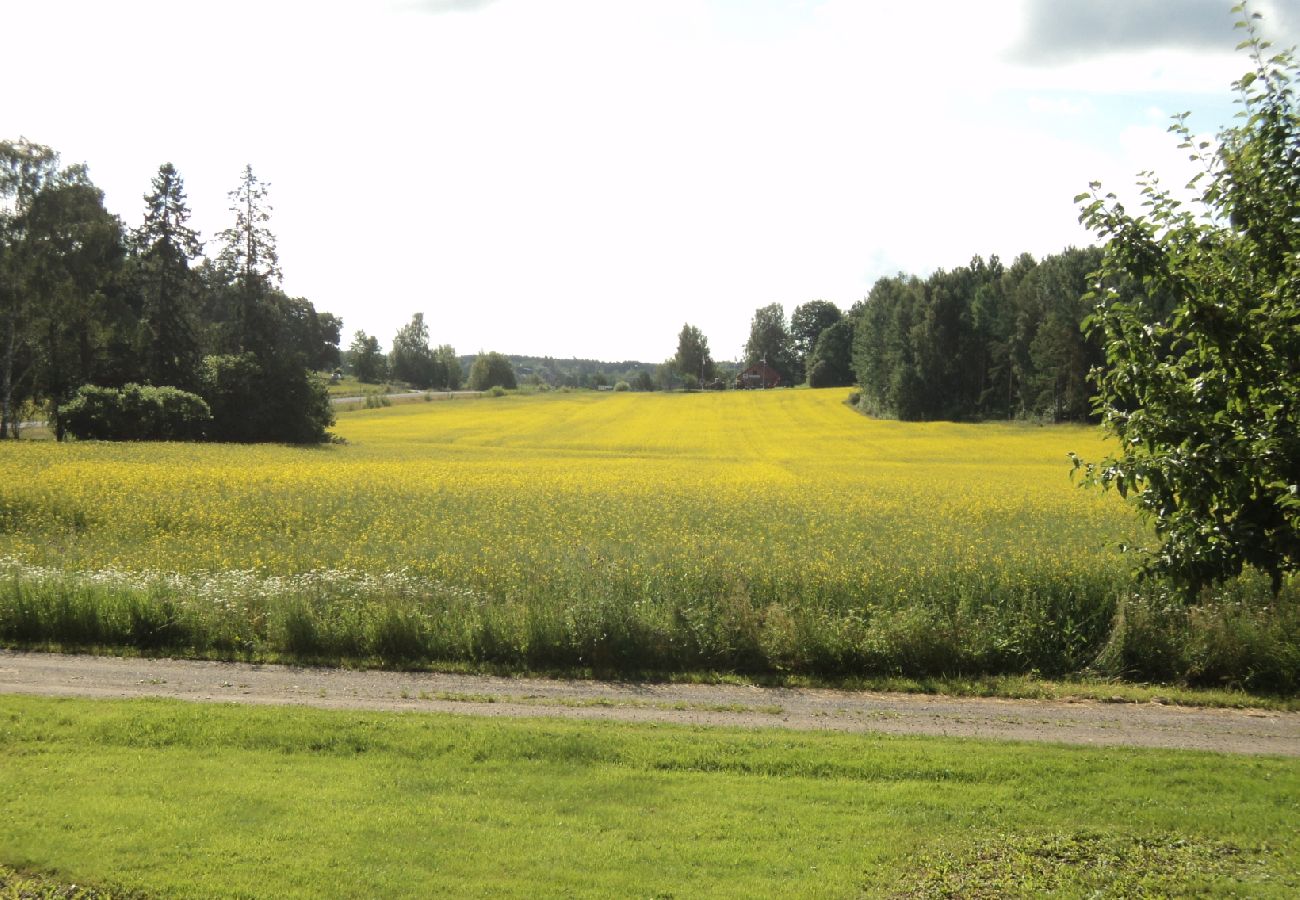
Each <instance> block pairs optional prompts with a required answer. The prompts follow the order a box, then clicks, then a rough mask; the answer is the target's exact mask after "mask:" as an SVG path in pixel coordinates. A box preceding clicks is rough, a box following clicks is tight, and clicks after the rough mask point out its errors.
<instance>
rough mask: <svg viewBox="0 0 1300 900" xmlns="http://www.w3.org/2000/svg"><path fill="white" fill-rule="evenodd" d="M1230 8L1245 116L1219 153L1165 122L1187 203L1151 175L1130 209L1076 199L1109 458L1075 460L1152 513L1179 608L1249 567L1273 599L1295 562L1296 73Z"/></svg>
mask: <svg viewBox="0 0 1300 900" xmlns="http://www.w3.org/2000/svg"><path fill="white" fill-rule="evenodd" d="M1236 11H1237V12H1238V13H1240V14H1242V16H1243V18H1242V20H1241V22H1240V23H1239V27H1243V28H1245V29H1246V30H1247V38H1246V40H1245V41H1244V42H1243V44H1242V45H1241V46H1242V47H1243V48H1245V49H1247V50H1249V52H1250V54H1251V57H1252V59H1253V62H1254V66H1253V68H1252V70H1251V71H1249V72H1247V73H1246V75H1245V76H1243V77H1242V78H1241V79H1240V81H1238V82H1236V84H1235V85H1234V86H1235V87H1236V88H1237V90H1238V91H1239V92H1240V96H1241V101H1240V102H1241V103H1242V104H1243V113H1244V118H1243V119H1241V120H1240V124H1238V125H1236V126H1235V127H1231V128H1228V129H1226V130H1224V131H1222V132H1220V134H1219V136H1218V141H1217V145H1211V144H1210V143H1209V142H1199V141H1196V140H1195V139H1194V138H1193V136H1192V132H1191V130H1190V128H1189V127H1188V125H1187V123H1186V120H1185V119H1184V118H1181V117H1180V118H1179V119H1177V120H1176V121H1175V124H1174V125H1173V127H1172V129H1171V130H1172V131H1173V132H1174V133H1175V134H1177V135H1178V136H1179V137H1180V138H1181V139H1182V146H1183V147H1184V148H1185V149H1187V150H1188V151H1190V152H1192V153H1193V155H1194V156H1196V157H1198V158H1200V159H1201V160H1202V161H1203V163H1204V166H1205V168H1204V171H1203V172H1202V174H1201V175H1198V176H1197V179H1196V180H1195V181H1194V182H1193V189H1194V190H1195V191H1196V192H1197V196H1196V203H1195V205H1194V206H1192V207H1189V206H1188V205H1186V204H1184V203H1182V202H1180V201H1179V200H1178V199H1177V198H1176V197H1175V196H1174V195H1173V193H1171V192H1170V191H1168V190H1166V189H1165V188H1163V187H1162V186H1161V185H1160V184H1159V183H1158V182H1157V181H1156V179H1155V177H1154V176H1148V177H1147V178H1146V179H1145V180H1144V182H1143V184H1142V194H1143V206H1144V208H1145V209H1146V210H1147V211H1146V212H1145V213H1143V214H1140V215H1137V216H1134V215H1132V214H1130V213H1129V212H1128V211H1127V210H1126V209H1125V208H1124V206H1123V205H1122V203H1120V202H1119V201H1118V200H1117V199H1116V198H1115V197H1114V196H1113V195H1110V194H1105V195H1102V194H1101V193H1100V187H1099V186H1097V185H1094V186H1093V189H1092V191H1091V192H1090V193H1086V194H1081V195H1080V196H1079V197H1078V198H1077V199H1078V201H1079V202H1081V203H1082V204H1083V212H1082V215H1081V219H1082V221H1083V222H1084V223H1085V224H1087V226H1088V227H1089V228H1090V229H1091V230H1092V231H1093V232H1095V233H1096V234H1097V235H1098V236H1100V237H1103V238H1105V239H1106V240H1107V244H1106V253H1105V258H1104V262H1103V265H1102V268H1101V272H1100V277H1101V284H1102V287H1101V289H1100V291H1099V294H1098V297H1097V309H1096V312H1095V313H1094V315H1093V317H1092V319H1091V321H1090V328H1091V330H1092V332H1093V333H1094V334H1096V335H1098V336H1099V337H1100V338H1101V339H1102V340H1103V341H1104V345H1105V354H1106V361H1105V365H1104V366H1102V367H1101V368H1100V369H1099V371H1098V376H1097V377H1098V396H1097V403H1098V409H1099V410H1100V412H1101V415H1102V419H1103V422H1104V423H1105V426H1106V428H1107V429H1108V430H1109V431H1110V432H1111V433H1113V434H1114V435H1115V437H1116V438H1117V440H1116V442H1115V444H1114V446H1115V447H1116V448H1117V450H1116V453H1115V454H1114V455H1112V456H1110V457H1107V458H1105V459H1103V460H1102V461H1100V462H1097V463H1087V464H1084V463H1082V461H1081V460H1079V459H1078V458H1077V457H1076V458H1075V465H1076V466H1083V467H1084V471H1085V477H1086V479H1087V481H1088V482H1089V483H1095V484H1100V485H1102V486H1103V487H1113V488H1115V489H1117V490H1118V491H1119V492H1120V493H1121V494H1122V495H1124V496H1127V497H1130V498H1133V500H1134V501H1135V502H1136V504H1137V506H1138V508H1139V509H1140V510H1142V511H1143V512H1144V513H1145V514H1147V515H1148V516H1149V517H1150V519H1151V520H1152V522H1153V523H1154V526H1155V534H1156V536H1157V538H1158V539H1159V544H1158V546H1155V547H1153V548H1150V550H1149V553H1148V555H1147V556H1146V558H1145V563H1144V568H1145V571H1147V572H1149V573H1153V574H1157V575H1162V576H1167V577H1169V578H1170V579H1172V580H1173V581H1174V583H1175V584H1177V585H1179V586H1180V587H1181V588H1183V589H1184V591H1185V594H1186V596H1188V597H1189V598H1194V597H1196V596H1197V595H1198V594H1199V592H1200V588H1201V587H1202V586H1204V585H1207V584H1211V583H1214V582H1218V581H1222V580H1224V579H1228V578H1231V577H1234V576H1236V575H1238V574H1240V573H1241V572H1242V571H1243V569H1244V568H1245V567H1247V566H1251V567H1254V568H1256V569H1259V570H1261V571H1263V572H1265V573H1267V574H1268V576H1269V577H1270V578H1271V579H1272V583H1273V589H1274V592H1275V593H1276V592H1277V591H1278V590H1279V589H1280V587H1281V585H1282V581H1283V577H1284V576H1285V575H1286V574H1287V573H1289V572H1294V571H1295V570H1296V569H1297V567H1300V107H1298V105H1297V101H1296V97H1295V93H1294V91H1295V84H1296V80H1297V74H1298V72H1300V70H1298V67H1297V63H1296V60H1295V58H1294V57H1293V56H1292V55H1291V54H1290V53H1281V54H1277V55H1271V53H1270V51H1269V48H1268V44H1267V42H1265V41H1264V40H1262V39H1261V37H1260V36H1259V34H1258V33H1257V31H1256V29H1255V25H1254V17H1252V16H1250V15H1249V14H1247V13H1246V12H1245V11H1244V9H1243V7H1240V6H1239V7H1237V8H1236ZM1125 283H1127V284H1131V285H1136V286H1139V287H1140V290H1138V291H1137V292H1136V294H1135V295H1128V296H1126V295H1125V294H1124V293H1122V292H1121V290H1120V287H1121V286H1122V285H1124V284H1125Z"/></svg>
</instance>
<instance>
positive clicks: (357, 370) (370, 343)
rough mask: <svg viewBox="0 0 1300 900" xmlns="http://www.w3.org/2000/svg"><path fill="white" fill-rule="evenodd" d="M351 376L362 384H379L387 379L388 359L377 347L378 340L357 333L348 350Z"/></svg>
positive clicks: (363, 333) (362, 332)
mask: <svg viewBox="0 0 1300 900" xmlns="http://www.w3.org/2000/svg"><path fill="white" fill-rule="evenodd" d="M348 353H349V355H350V357H351V363H352V374H353V375H354V376H355V377H356V379H357V381H360V382H361V383H362V384H379V383H380V382H381V381H383V380H384V379H385V378H387V377H388V359H387V358H386V357H385V356H384V351H383V350H382V349H381V348H380V346H379V338H377V337H375V336H373V335H369V334H366V333H365V332H364V331H358V332H357V333H356V334H354V335H353V336H352V346H351V347H349V348H348Z"/></svg>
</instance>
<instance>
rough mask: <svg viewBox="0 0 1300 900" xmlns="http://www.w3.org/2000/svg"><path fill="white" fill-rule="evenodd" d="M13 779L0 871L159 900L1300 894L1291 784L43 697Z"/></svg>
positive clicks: (807, 737)
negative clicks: (244, 899) (236, 899)
mask: <svg viewBox="0 0 1300 900" xmlns="http://www.w3.org/2000/svg"><path fill="white" fill-rule="evenodd" d="M0 759H2V760H3V763H0V822H4V823H6V824H5V827H4V828H3V829H0V863H3V864H6V865H9V866H13V867H15V868H18V869H20V870H22V871H24V872H40V873H45V874H46V875H47V876H49V877H52V878H54V879H56V880H58V881H62V882H66V883H73V882H75V883H77V884H92V885H98V886H100V887H108V888H110V889H115V890H126V891H141V892H144V893H146V894H150V895H164V896H167V895H177V896H187V897H188V896H234V895H238V896H268V897H271V896H273V897H286V896H421V897H427V896H440V895H449V896H494V897H495V896H520V897H536V896H591V897H610V896H620V897H621V896H642V897H668V896H676V897H702V896H748V897H759V896H835V897H839V896H859V895H864V896H880V895H889V894H890V893H903V894H904V895H907V896H944V895H945V893H944V892H945V891H947V892H951V893H952V895H962V896H970V895H972V893H974V892H975V890H976V887H977V886H979V885H983V886H986V887H989V886H991V887H993V888H996V889H997V890H998V891H1000V892H1002V893H998V894H996V895H998V896H1004V895H1006V893H1007V892H1010V894H1011V895H1013V896H1014V895H1016V892H1021V893H1029V894H1036V893H1040V892H1042V891H1045V890H1052V889H1058V890H1059V891H1061V895H1062V896H1079V895H1087V894H1088V893H1089V892H1090V891H1091V890H1094V889H1098V888H1101V889H1106V888H1109V889H1111V890H1112V893H1110V894H1102V896H1138V895H1142V894H1141V892H1142V891H1144V890H1145V891H1148V892H1155V894H1157V895H1160V894H1177V895H1186V894H1189V893H1195V892H1198V891H1205V892H1208V893H1209V894H1211V895H1227V896H1231V895H1241V896H1252V897H1255V896H1277V897H1283V896H1293V895H1294V893H1295V892H1296V891H1297V890H1300V875H1297V872H1298V871H1300V762H1297V761H1295V760H1279V759H1268V758H1244V757H1224V756H1217V755H1212V754H1204V753H1189V752H1178V753H1175V752H1154V751H1139V750H1115V749H1079V748H1073V749H1071V748H1063V747H1050V746H1032V747H1031V746H1027V745H1020V744H999V743H991V742H977V741H957V740H936V739H920V738H917V739H900V738H891V737H885V736H848V735H837V734H796V733H785V732H780V731H761V732H746V731H740V730H692V729H688V728H677V727H662V726H661V727H653V726H631V725H626V724H612V723H610V724H590V723H587V724H583V723H571V722H560V721H541V720H538V721H518V720H513V721H507V720H488V719H475V718H462V717H456V716H447V715H433V714H405V715H394V714H374V713H355V712H332V711H322V710H311V709H283V708H279V709H258V708H246V707H235V706H208V705H203V706H201V705H190V704H183V703H177V702H165V701H114V702H102V701H101V702H93V701H74V700H50V699H38V698H26V697H0ZM2 877H3V876H2V875H0V878H2ZM2 891H3V888H0V896H4V894H3V893H2Z"/></svg>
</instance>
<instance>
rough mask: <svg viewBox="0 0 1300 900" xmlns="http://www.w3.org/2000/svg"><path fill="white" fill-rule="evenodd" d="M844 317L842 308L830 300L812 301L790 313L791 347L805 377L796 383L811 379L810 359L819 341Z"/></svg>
mask: <svg viewBox="0 0 1300 900" xmlns="http://www.w3.org/2000/svg"><path fill="white" fill-rule="evenodd" d="M843 317H844V314H843V313H842V312H840V308H839V307H838V306H836V305H835V304H834V303H831V302H830V301H829V300H810V301H808V302H807V303H801V304H799V305H798V306H796V307H795V308H794V312H792V313H790V345H791V348H792V350H793V352H794V358H795V360H796V361H797V362H798V364H799V370H800V373H802V375H803V377H802V378H797V379H796V381H799V382H801V381H804V380H806V379H807V378H808V377H809V375H810V368H811V360H810V357H811V356H812V353H813V350H814V349H815V348H816V346H817V339H818V338H820V337H821V335H822V332H823V331H825V330H826V329H827V328H830V327H831V326H832V325H834V324H835V323H836V322H838V321H840V319H842V318H843Z"/></svg>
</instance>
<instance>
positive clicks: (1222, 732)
mask: <svg viewBox="0 0 1300 900" xmlns="http://www.w3.org/2000/svg"><path fill="white" fill-rule="evenodd" d="M0 694H38V695H43V696H56V697H92V698H113V699H121V698H131V697H170V698H173V699H178V700H190V701H196V702H211V703H253V704H262V705H286V706H289V705H296V706H314V707H320V708H325V709H367V710H391V711H402V712H449V713H459V714H462V715H480V716H520V717H523V716H529V717H538V716H543V717H545V716H549V717H556V718H565V719H604V720H617V721H623V722H668V723H675V724H682V725H693V726H731V727H740V728H788V729H798V730H806V731H844V732H883V733H887V734H909V735H946V736H949V737H975V738H992V739H1000V740H1017V741H1045V742H1052V743H1061V744H1083V745H1090V746H1127V747H1163V748H1178V749H1188V750H1210V751H1214V752H1219V753H1262V754H1277V755H1281V756H1300V712H1272V711H1264V710H1230V709H1200V708H1189V707H1180V706H1164V705H1161V704H1158V703H1142V704H1133V703H1100V702H1095V701H1080V702H1072V703H1070V702H1056V701H1040V700H990V699H966V698H953V697H942V696H920V695H912V694H876V693H859V692H847V691H834V690H820V689H805V688H760V687H749V686H738V685H693V684H692V685H682V684H644V683H630V682H601V681H561V680H547V679H539V678H498V677H490V676H468V675H442V674H430V673H412V672H379V671H364V672H361V671H352V670H347V669H314V668H299V667H295V666H272V665H249V664H245V663H227V662H203V661H191V660H177V659H137V658H125V659H124V658H119V657H105V656H72V655H59V654H47V653H17V652H10V651H0Z"/></svg>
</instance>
